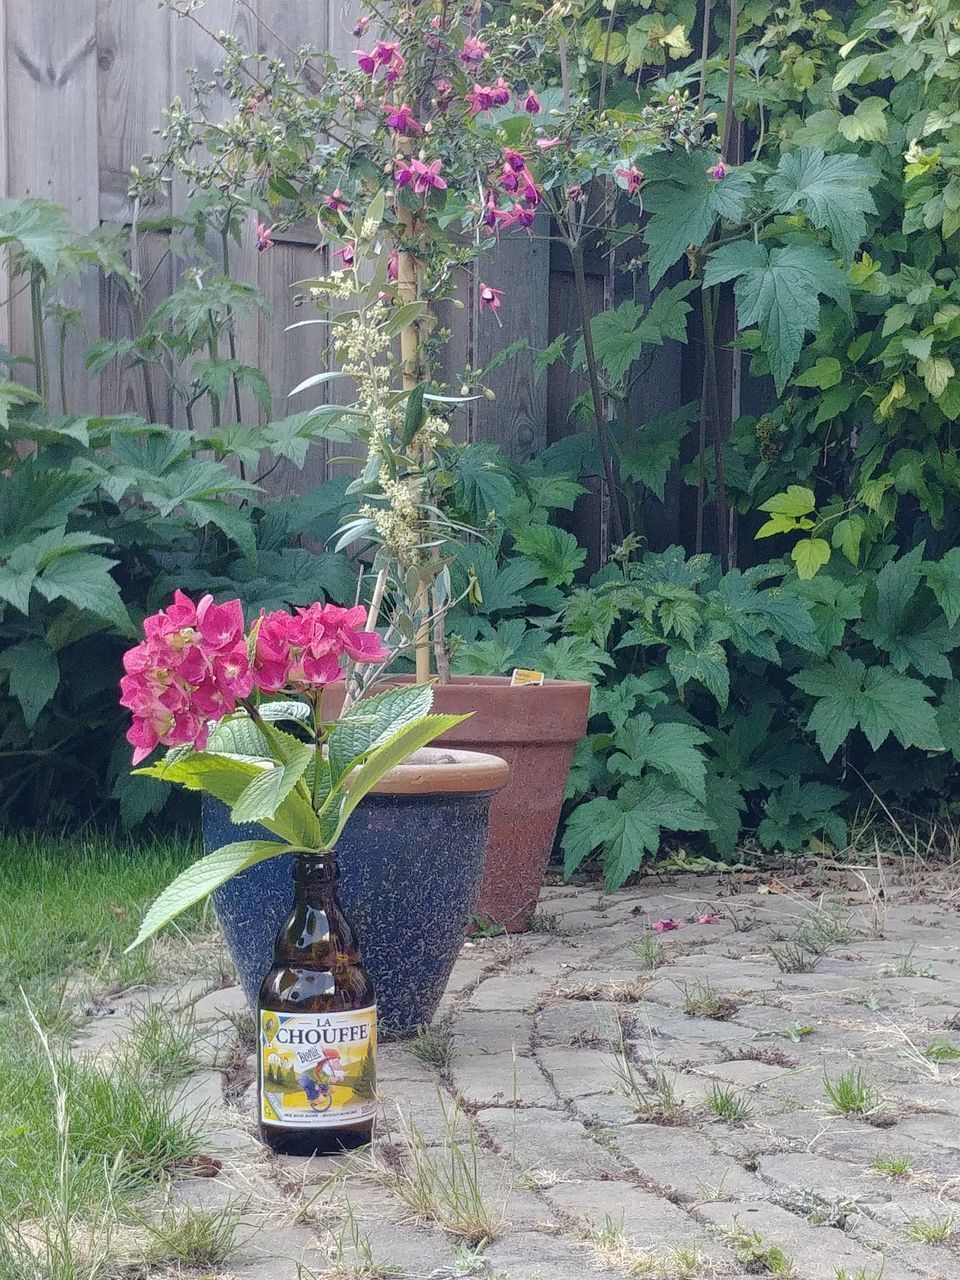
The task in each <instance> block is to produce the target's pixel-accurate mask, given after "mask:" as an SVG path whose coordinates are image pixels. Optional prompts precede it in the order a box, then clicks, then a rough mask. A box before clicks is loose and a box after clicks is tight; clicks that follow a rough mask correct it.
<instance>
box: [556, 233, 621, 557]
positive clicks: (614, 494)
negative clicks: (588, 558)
mask: <svg viewBox="0 0 960 1280" xmlns="http://www.w3.org/2000/svg"><path fill="white" fill-rule="evenodd" d="M567 247H568V249H569V250H570V258H571V260H572V262H573V279H574V284H575V287H576V291H577V307H578V308H579V311H580V323H581V325H582V326H583V351H584V355H585V356H586V361H587V375H588V377H589V380H590V398H591V400H592V402H593V419H594V423H595V426H596V432H597V441H598V442H599V445H600V456H601V457H602V458H603V471H604V476H605V479H606V482H607V488H608V489H609V490H610V524H611V532H612V535H613V541H614V542H616V543H621V542H623V520H622V519H621V516H620V499H619V493H618V486H617V473H616V468H615V466H614V462H613V457H612V455H611V453H610V441H609V439H608V436H607V424H606V419H605V418H604V409H603V392H602V391H601V390H600V374H599V370H598V367H597V354H596V352H595V351H594V348H593V333H592V331H591V328H590V322H591V319H592V316H591V313H590V299H589V298H588V296H587V273H586V265H585V263H584V254H583V242H582V241H580V240H578V241H577V242H576V243H568V245H567Z"/></svg>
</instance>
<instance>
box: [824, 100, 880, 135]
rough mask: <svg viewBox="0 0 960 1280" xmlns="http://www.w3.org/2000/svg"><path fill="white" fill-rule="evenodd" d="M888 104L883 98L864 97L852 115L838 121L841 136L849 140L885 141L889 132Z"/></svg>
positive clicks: (842, 117)
mask: <svg viewBox="0 0 960 1280" xmlns="http://www.w3.org/2000/svg"><path fill="white" fill-rule="evenodd" d="M887 106H888V104H887V103H886V102H884V100H883V98H864V100H863V101H862V102H860V103H858V105H857V109H856V111H854V113H853V114H852V115H848V116H841V117H840V120H839V121H838V122H837V129H838V130H839V132H840V135H841V137H843V138H846V140H847V141H848V142H883V140H884V139H885V138H886V137H887V136H888V133H889V129H888V126H887V117H886V111H887Z"/></svg>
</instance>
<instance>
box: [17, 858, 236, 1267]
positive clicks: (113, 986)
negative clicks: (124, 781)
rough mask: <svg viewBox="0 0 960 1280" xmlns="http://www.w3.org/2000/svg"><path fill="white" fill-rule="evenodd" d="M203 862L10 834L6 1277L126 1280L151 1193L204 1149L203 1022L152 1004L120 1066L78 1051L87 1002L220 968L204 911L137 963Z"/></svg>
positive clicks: (196, 1236) (192, 1229) (114, 1056)
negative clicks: (197, 1047)
mask: <svg viewBox="0 0 960 1280" xmlns="http://www.w3.org/2000/svg"><path fill="white" fill-rule="evenodd" d="M193 856H195V850H193V849H192V848H190V847H189V845H188V843H187V842H183V841H181V842H176V841H174V840H165V841H161V840H154V841H146V842H140V843H137V844H134V843H133V842H131V841H129V840H126V839H122V838H120V839H115V840H114V839H110V838H109V837H108V836H102V835H95V836H89V837H76V838H73V839H70V840H64V839H54V838H51V837H46V838H43V837H40V836H10V835H7V836H0V1032H2V1033H3V1034H0V1079H2V1080H3V1081H4V1087H3V1089H2V1090H0V1135H2V1140H0V1280H101V1277H104V1276H107V1275H111V1276H112V1275H113V1274H114V1272H115V1271H116V1267H117V1265H118V1264H117V1261H116V1259H117V1254H118V1251H123V1250H124V1249H125V1248H126V1247H127V1245H128V1244H129V1240H130V1238H131V1223H132V1222H133V1221H134V1220H135V1216H136V1210H135V1204H136V1200H137V1197H138V1196H140V1195H142V1194H143V1193H145V1192H148V1191H149V1192H150V1193H151V1194H152V1193H155V1191H156V1189H157V1187H158V1185H161V1186H162V1185H163V1183H164V1181H165V1180H166V1179H167V1178H168V1177H169V1176H170V1175H172V1174H173V1173H175V1172H176V1171H177V1170H183V1169H184V1168H187V1167H189V1166H190V1164H191V1162H192V1161H193V1160H194V1158H195V1157H196V1156H197V1154H198V1153H199V1151H200V1148H201V1141H202V1139H201V1136H200V1126H199V1123H198V1122H199V1114H198V1113H193V1114H191V1113H189V1112H187V1111H185V1110H182V1109H179V1108H176V1107H175V1105H174V1104H175V1101H176V1084H177V1082H178V1081H181V1080H182V1079H183V1078H184V1077H185V1075H186V1074H187V1073H188V1071H191V1070H192V1069H193V1066H194V1064H193V1047H192V1036H191V1033H190V1030H189V1026H188V1022H187V1020H181V1021H180V1022H176V1021H174V1020H171V1019H170V1018H169V1015H168V1011H167V1010H165V1009H163V1008H162V1006H159V1005H157V1006H154V1007H153V1008H148V1009H147V1010H146V1011H145V1012H144V1013H143V1014H141V1016H139V1017H138V1018H137V1019H135V1021H134V1024H133V1027H132V1031H131V1034H130V1037H129V1040H128V1041H127V1042H126V1043H125V1044H123V1045H122V1047H118V1048H117V1049H115V1050H113V1051H112V1052H111V1054H110V1057H109V1061H106V1060H105V1061H102V1062H100V1061H97V1060H95V1059H92V1058H91V1059H84V1060H78V1059H74V1058H73V1057H71V1056H70V1054H69V1053H68V1052H67V1047H66V1038H67V1036H68V1035H69V1034H70V1033H72V1031H73V1030H74V1029H75V1027H76V1025H77V1022H78V1020H79V1018H80V1017H81V1016H82V998H83V994H84V992H86V991H92V992H94V993H95V995H97V996H98V997H99V998H101V999H102V998H108V997H109V996H110V995H111V994H115V993H117V992H119V991H121V990H124V989H126V988H129V987H132V986H138V985H143V984H147V983H149V982H151V981H153V980H155V979H156V978H157V976H158V975H159V973H160V970H161V964H163V965H166V964H167V963H168V962H171V961H172V962H174V963H173V966H172V968H173V971H174V972H178V973H182V974H184V975H185V976H186V975H189V976H196V974H197V973H198V972H200V971H202V970H203V969H204V968H207V969H210V970H211V971H212V969H213V968H214V967H219V951H218V948H219V943H211V941H210V936H209V935H208V934H207V933H206V932H205V930H204V922H203V913H202V912H201V911H200V910H199V909H198V910H196V911H194V912H192V913H189V914H188V915H187V917H186V918H185V920H184V921H183V922H182V923H181V925H180V931H179V934H178V935H177V938H176V942H175V944H174V945H171V942H170V940H169V939H161V940H159V941H158V942H157V943H155V944H154V945H153V946H151V947H145V948H141V949H140V950H139V951H137V952H135V953H134V954H133V955H132V956H124V955H123V948H124V947H125V946H126V945H127V944H128V943H129V941H130V940H131V938H132V937H133V935H134V933H135V932H136V926H137V923H138V922H139V919H140V916H141V914H142V912H143V910H144V908H145V907H146V905H147V903H148V902H149V901H150V899H151V898H153V897H154V896H155V895H156V894H157V893H158V892H159V890H160V889H161V888H163V887H164V885H165V884H166V883H167V882H168V881H169V880H170V879H171V878H172V877H173V876H174V875H175V874H176V873H177V872H178V871H180V870H182V868H183V867H184V866H185V865H187V864H188V863H189V862H190V861H191V860H192V858H193ZM215 951H216V952H217V954H216V957H214V952H215ZM158 1226H159V1230H160V1231H162V1232H167V1233H168V1234H169V1232H171V1231H172V1230H173V1228H172V1226H171V1224H170V1222H169V1220H168V1221H167V1222H166V1223H164V1222H161V1223H160V1224H158ZM223 1230H225V1227H224V1228H223ZM204 1232H206V1244H204V1243H203V1238H202V1236H203V1233H204ZM191 1233H192V1237H193V1243H192V1244H191V1243H190V1241H189V1239H188V1237H189V1236H190V1235H191ZM215 1234H216V1232H215V1231H214V1224H211V1223H209V1222H208V1223H204V1224H201V1223H200V1222H199V1220H198V1221H197V1222H194V1223H192V1224H191V1225H189V1226H185V1227H184V1230H183V1232H182V1233H181V1235H180V1245H181V1246H182V1251H183V1252H184V1253H189V1252H190V1250H191V1249H192V1250H193V1252H194V1255H195V1256H199V1254H200V1253H202V1252H203V1250H204V1249H207V1250H208V1251H209V1250H211V1249H213V1236H214V1235H215ZM149 1238H150V1239H154V1237H153V1235H152V1233H151V1234H150V1236H149ZM124 1241H126V1242H127V1244H126V1245H125V1244H124ZM188 1246H189V1247H188ZM214 1252H215V1250H214ZM168 1256H169V1255H168Z"/></svg>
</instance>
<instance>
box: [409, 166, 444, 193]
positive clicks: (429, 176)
mask: <svg viewBox="0 0 960 1280" xmlns="http://www.w3.org/2000/svg"><path fill="white" fill-rule="evenodd" d="M410 169H411V171H412V174H413V189H414V191H415V192H416V193H417V195H419V196H422V195H425V194H426V193H427V192H428V191H429V190H430V189H431V188H433V189H434V190H435V191H446V189H447V184H446V183H445V182H444V180H443V178H441V177H440V169H441V161H439V160H434V161H432V162H431V163H430V164H424V162H423V161H422V160H411V161H410Z"/></svg>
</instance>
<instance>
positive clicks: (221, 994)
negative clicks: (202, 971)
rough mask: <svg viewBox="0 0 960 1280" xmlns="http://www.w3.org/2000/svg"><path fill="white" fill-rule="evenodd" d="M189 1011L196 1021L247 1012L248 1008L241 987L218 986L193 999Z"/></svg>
mask: <svg viewBox="0 0 960 1280" xmlns="http://www.w3.org/2000/svg"><path fill="white" fill-rule="evenodd" d="M191 1011H192V1013H193V1016H194V1017H195V1018H196V1020H197V1021H198V1022H203V1021H205V1020H206V1019H212V1018H223V1017H225V1016H226V1015H227V1014H240V1013H249V1012H250V1008H249V1005H248V1004H247V997H246V996H245V995H244V994H243V988H242V987H218V988H217V989H216V990H215V991H209V992H207V994H206V995H205V996H201V997H200V999H199V1000H197V1001H195V1002H194V1003H193V1005H191Z"/></svg>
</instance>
